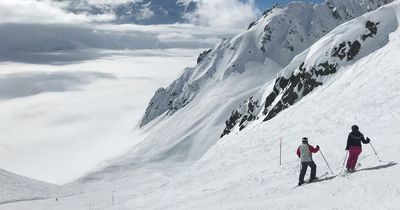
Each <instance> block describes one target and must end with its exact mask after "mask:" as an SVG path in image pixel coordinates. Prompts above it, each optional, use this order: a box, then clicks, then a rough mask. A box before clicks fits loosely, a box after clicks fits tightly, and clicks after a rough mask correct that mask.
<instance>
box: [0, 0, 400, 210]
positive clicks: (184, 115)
mask: <svg viewBox="0 0 400 210" xmlns="http://www.w3.org/2000/svg"><path fill="white" fill-rule="evenodd" d="M337 2H338V1H337ZM343 2H344V1H343ZM360 2H361V3H362V2H363V1H360ZM375 3H376V2H375ZM324 5H326V4H324ZM321 6H323V5H321ZM274 10H276V11H282V10H284V8H278V9H274ZM274 10H272V13H273V12H274ZM399 21H400V2H399V1H395V2H393V3H391V4H389V5H386V6H382V7H380V8H378V9H376V10H375V11H371V12H367V13H366V14H364V15H361V16H359V17H355V18H354V19H352V20H349V21H346V22H345V23H343V24H340V25H339V26H337V27H335V28H334V29H332V30H331V31H330V32H327V33H326V34H325V35H321V38H319V39H318V40H315V41H314V42H313V43H311V44H310V46H309V47H307V48H306V49H304V50H303V51H302V52H300V53H299V54H298V55H296V56H294V57H293V59H292V60H291V61H288V63H287V64H286V65H285V66H281V65H280V64H279V63H278V62H277V61H274V60H273V59H271V58H268V57H266V58H265V59H263V60H262V61H264V60H265V62H264V63H261V64H260V63H257V62H256V61H257V60H254V57H253V55H254V54H253V51H254V50H255V49H256V50H260V51H261V53H260V54H259V56H260V57H256V58H258V59H260V60H261V55H263V54H262V53H263V51H262V50H261V45H258V46H257V45H256V44H257V43H258V44H259V41H260V39H257V36H251V34H253V35H254V34H257V33H256V31H257V30H256V28H257V26H260V25H259V24H260V22H258V24H256V25H255V26H253V27H252V28H251V29H250V30H249V31H247V32H245V33H242V34H240V35H239V36H237V37H235V38H231V39H226V40H224V41H223V42H222V44H219V45H218V46H217V48H215V49H213V50H211V51H210V52H206V53H203V55H202V56H201V58H200V59H199V64H198V66H197V67H196V68H191V69H188V70H187V71H185V72H184V73H183V74H182V76H181V78H185V77H187V78H189V79H192V78H206V75H207V74H210V73H207V72H208V71H207V70H205V71H201V70H202V69H201V67H202V66H203V65H206V63H208V64H209V65H210V66H214V67H215V68H214V69H215V71H214V72H212V76H210V78H209V80H210V81H206V80H201V82H202V83H198V85H197V86H193V87H194V88H193V89H197V93H196V94H195V95H193V96H192V98H191V100H190V101H188V103H186V104H184V105H183V106H182V107H180V109H177V110H174V112H172V111H170V113H167V112H168V111H166V112H165V113H162V114H161V115H159V116H156V117H155V118H154V119H153V120H151V121H149V122H148V123H147V124H146V125H143V128H142V129H143V130H142V131H143V135H144V136H146V139H145V140H143V141H142V142H140V143H138V144H136V145H135V146H134V148H133V149H132V151H130V152H129V153H127V154H126V155H124V156H121V157H120V158H118V159H115V160H112V161H110V162H108V164H107V166H106V167H104V168H102V169H101V170H98V171H95V172H94V173H91V174H88V175H87V176H85V177H83V178H82V179H80V180H78V181H77V182H75V183H71V184H70V185H69V187H73V188H74V187H76V188H82V189H84V191H85V193H83V194H79V195H75V196H72V197H68V198H65V199H60V200H59V201H58V202H57V203H56V202H54V201H47V200H46V201H41V202H35V201H33V202H25V203H13V204H5V205H0V209H7V210H9V209H19V210H21V209H44V210H45V209H93V208H94V209H110V208H118V209H393V210H394V209H397V208H398V206H399V205H400V200H399V199H398V197H399V195H400V191H399V189H400V179H399V176H398V175H399V171H400V170H399V165H398V163H399V162H400V156H399V155H398V154H399V152H400V144H399V141H398V138H399V137H400V130H399V125H400V108H399V104H400V98H399V97H398V95H399V94H400V89H399V85H398V81H399V80H400V74H399V72H398V69H399V66H400V61H399V60H398V59H397V58H398V56H399V54H400V48H399V46H400V30H399ZM262 28H264V26H262ZM241 42H243V43H242V45H240V44H238V43H241ZM229 44H230V45H229ZM233 44H236V45H233ZM225 45H228V46H225ZM247 45H250V46H249V47H254V48H252V50H253V51H252V52H249V51H248V50H249V49H250V48H246V46H247ZM224 46H225V48H224ZM221 49H226V51H224V50H221ZM229 49H230V50H229ZM282 49H286V48H284V47H282ZM241 50H245V51H244V52H240V53H239V51H241ZM220 51H222V52H220ZM267 51H268V50H267V48H266V52H267ZM216 52H220V53H216ZM230 53H232V54H236V55H237V56H236V57H232V55H231V54H230ZM212 55H214V56H212ZM240 58H243V60H242V61H244V62H245V61H248V62H245V63H242V64H240V65H239V64H238V65H237V66H239V67H243V68H237V69H236V68H234V69H233V70H235V71H233V70H232V69H231V68H229V69H226V68H223V67H227V64H228V66H229V65H230V64H229V61H230V60H237V59H240ZM280 61H282V60H280ZM203 68H205V66H203ZM275 68H276V69H275ZM221 69H222V70H221ZM203 70H204V69H203ZM228 70H230V71H228ZM186 72H189V74H188V75H185V73H186ZM202 72H203V74H200V73H202ZM202 76H203V77H202ZM183 80H184V79H182V81H183ZM193 81H195V80H193ZM174 84H175V87H177V89H179V87H180V86H181V85H182V86H184V85H185V83H184V82H183V83H181V82H179V81H178V82H177V81H176V82H175V83H174ZM159 94H160V93H159ZM179 94H180V93H179ZM177 95H178V94H177ZM167 104H168V103H167ZM240 104H242V107H241V109H237V106H240ZM154 105H156V104H154ZM232 110H237V111H234V113H235V114H234V115H236V116H238V117H237V119H236V120H229V121H228V122H232V125H233V126H232V129H230V130H229V131H230V134H229V135H226V136H224V137H223V138H222V139H220V140H218V141H216V140H215V139H218V138H219V135H220V134H221V132H222V130H221V129H223V127H224V125H223V121H224V120H225V117H227V116H228V115H230V114H231V113H230V112H231V111H232ZM243 113H247V114H248V117H247V119H248V118H249V117H250V116H251V117H250V118H255V119H254V120H253V122H252V123H248V122H247V123H248V124H247V127H246V128H245V129H242V131H241V132H238V131H239V129H240V126H239V125H235V124H236V123H240V121H239V119H240V120H242V119H243V116H244V115H243ZM251 114H252V115H251ZM221 123H222V125H221ZM244 123H246V120H245V122H244ZM227 124H229V123H227ZM352 124H358V125H359V126H360V128H361V131H362V132H363V133H364V134H365V135H366V136H368V137H370V138H371V139H372V142H371V143H372V144H370V145H364V146H363V151H362V153H361V156H360V158H359V162H361V166H360V168H359V169H358V171H357V172H356V173H354V174H351V175H348V176H344V177H342V176H338V174H339V173H340V171H341V169H342V168H343V158H344V157H345V155H346V153H345V151H344V148H345V146H346V145H345V143H346V137H347V134H348V132H349V130H350V126H351V125H352ZM242 125H245V124H242ZM303 136H307V137H309V139H310V143H311V144H313V145H315V144H319V145H320V146H321V151H322V152H323V154H324V155H325V156H324V157H326V160H327V161H328V163H329V164H330V168H331V169H332V170H333V174H330V170H329V168H328V166H327V165H326V163H325V161H324V159H323V157H322V155H320V154H315V155H314V157H313V159H314V161H315V162H316V163H317V165H318V169H317V171H318V172H317V175H318V176H319V177H320V181H319V182H317V183H314V184H310V185H305V186H302V187H298V188H295V185H296V184H297V179H298V172H299V171H298V170H299V165H298V163H299V162H298V158H297V156H296V155H295V149H296V148H297V146H298V145H299V144H300V142H301V141H300V140H301V137H303ZM210 139H211V140H210ZM214 140H215V144H213V143H212V142H211V141H214ZM280 143H281V144H280ZM279 145H281V146H282V150H280V147H279ZM372 145H373V147H374V148H375V150H376V151H377V154H379V158H378V157H377V155H375V151H374V150H373V149H372ZM211 146H212V147H211ZM280 151H282V153H281V154H282V165H281V166H280V165H279V154H280ZM321 154H322V153H321ZM187 160H192V161H187ZM355 195H356V197H355ZM308 201H309V202H308Z"/></svg>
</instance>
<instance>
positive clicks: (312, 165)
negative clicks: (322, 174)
mask: <svg viewBox="0 0 400 210" xmlns="http://www.w3.org/2000/svg"><path fill="white" fill-rule="evenodd" d="M308 166H310V168H311V175H310V179H315V176H316V174H317V165H315V163H314V161H310V162H302V163H301V169H300V175H299V182H304V176H305V175H306V172H307V167H308Z"/></svg>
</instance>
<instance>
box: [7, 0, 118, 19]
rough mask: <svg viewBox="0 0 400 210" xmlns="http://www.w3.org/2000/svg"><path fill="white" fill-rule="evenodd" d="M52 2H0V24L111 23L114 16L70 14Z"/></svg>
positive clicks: (33, 0)
mask: <svg viewBox="0 0 400 210" xmlns="http://www.w3.org/2000/svg"><path fill="white" fill-rule="evenodd" d="M60 6H61V5H60V4H59V3H55V2H53V1H51V0H43V1H38V0H12V1H0V23H85V22H92V21H109V20H112V19H113V18H115V17H114V16H113V15H112V14H105V15H94V16H91V15H86V14H73V13H68V12H66V11H64V10H63V9H61V7H60Z"/></svg>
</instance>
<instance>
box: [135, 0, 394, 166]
mask: <svg viewBox="0 0 400 210" xmlns="http://www.w3.org/2000/svg"><path fill="white" fill-rule="evenodd" d="M386 3H388V1H382V0H376V1H365V0H351V1H347V0H346V1H344V0H328V1H326V2H324V3H323V4H310V3H302V2H295V3H291V4H289V5H288V6H277V7H274V8H272V9H269V10H267V11H265V13H264V14H263V16H262V17H260V18H259V19H258V20H256V21H255V22H253V23H251V24H250V26H249V29H248V30H247V31H246V32H243V33H241V34H239V35H237V36H235V37H231V38H226V39H224V40H223V41H222V42H221V43H219V44H218V45H216V46H215V47H214V48H213V49H211V50H209V51H206V52H204V53H203V54H202V55H200V56H199V59H198V62H199V63H198V64H197V66H195V67H193V68H187V69H185V71H184V72H183V73H182V75H181V76H180V77H179V78H178V79H177V80H176V81H174V82H173V83H172V84H171V85H170V86H168V87H167V88H160V89H159V90H158V91H157V92H156V94H155V95H154V96H153V98H152V99H151V101H150V103H149V106H148V108H147V110H146V113H145V115H144V117H143V119H142V121H141V126H142V127H145V126H146V125H147V124H148V123H150V122H152V123H151V125H150V126H148V127H152V128H151V130H153V131H156V133H158V134H159V133H163V135H160V136H163V137H162V138H163V141H162V144H163V145H164V146H165V145H167V146H166V147H167V148H168V149H166V151H164V152H165V153H167V154H170V151H171V150H172V151H173V150H175V149H177V148H180V147H186V148H187V150H186V152H187V153H186V154H185V155H182V154H181V155H182V156H183V157H182V156H181V157H182V158H183V159H186V158H187V159H192V158H194V159H196V158H198V157H200V156H201V155H202V154H204V153H205V152H206V151H207V149H208V148H209V147H210V146H211V145H213V144H214V143H215V142H216V141H217V140H218V139H219V137H220V136H224V135H226V134H228V133H230V131H231V130H232V129H233V128H234V127H235V126H236V125H237V124H240V127H242V128H243V127H244V126H245V125H246V123H247V122H248V121H252V120H255V119H256V118H257V117H258V115H259V113H261V112H262V111H263V112H264V114H267V115H268V116H269V117H268V118H270V116H272V115H273V113H276V110H279V109H280V110H282V107H278V108H275V110H274V111H273V112H270V111H268V110H265V109H263V107H265V106H267V108H269V106H270V104H268V103H272V102H270V100H272V99H271V97H272V96H270V97H268V100H267V105H265V101H266V98H267V96H268V95H269V94H270V93H269V92H268V93H265V91H270V90H271V89H272V88H271V87H270V83H271V82H273V81H275V80H276V75H277V74H278V73H279V72H287V71H289V70H287V69H293V66H295V67H299V66H300V64H301V62H300V63H299V60H301V59H300V58H298V57H296V59H294V60H293V58H295V56H297V55H298V54H299V53H301V52H303V51H304V50H306V49H307V48H308V47H309V46H311V45H312V44H313V43H315V42H316V41H317V40H319V39H320V38H321V37H323V36H324V35H326V34H327V33H329V32H330V31H331V30H332V29H334V28H335V27H336V26H338V25H340V24H342V23H344V22H347V21H349V20H351V19H353V18H355V17H358V16H360V15H362V14H364V13H366V12H368V11H371V10H374V9H376V8H378V7H380V6H382V5H384V4H386ZM372 24H373V25H374V24H375V23H372ZM371 27H372V26H371ZM365 30H368V29H367V28H365ZM372 30H373V29H372ZM366 34H367V32H366ZM353 39H354V38H352V39H349V40H347V41H351V42H352V43H350V44H352V46H353V44H354V43H353V42H354V41H356V40H355V39H354V40H353ZM347 41H346V43H347ZM341 42H343V40H342V41H341ZM346 43H345V44H346ZM337 47H339V48H340V46H337ZM346 47H347V48H348V46H342V47H341V48H340V49H338V51H341V50H343V51H346V53H347V48H346ZM324 53H329V54H331V52H330V51H329V52H324ZM292 60H293V62H292ZM321 60H322V59H321ZM321 62H322V61H321ZM312 65H316V66H315V68H316V67H318V65H320V63H315V64H314V63H313V64H310V66H307V68H311V67H312ZM321 65H324V64H323V63H321ZM327 65H328V66H326V67H324V66H322V68H327V69H328V70H323V71H324V72H323V73H321V74H327V73H329V72H327V73H325V71H330V70H329V68H330V66H329V65H334V66H335V65H336V64H335V63H332V64H331V63H327ZM320 68H321V66H320ZM282 70H283V71H282ZM281 74H282V73H280V75H281ZM288 74H289V73H288ZM287 77H288V76H286V77H285V78H287ZM281 81H283V80H281ZM318 84H319V83H318ZM307 85H309V84H307ZM312 85H313V86H316V84H312ZM285 86H286V85H285ZM284 88H285V87H282V89H284ZM293 88H294V87H293ZM313 88H314V87H313ZM300 89H301V88H300ZM306 91H310V88H308V89H307V90H306ZM282 92H283V91H282ZM286 92H287V93H286V94H289V93H288V91H286ZM302 92H303V91H302ZM279 93H280V92H279ZM279 93H276V94H277V95H278V94H279ZM304 93H306V92H304ZM291 97H292V96H291ZM284 98H285V99H286V98H287V97H286V95H285V97H284ZM273 99H275V98H273ZM290 100H294V99H290ZM272 101H274V100H272ZM284 102H285V103H287V102H286V101H284ZM293 102H294V101H293ZM293 102H292V101H291V103H293ZM278 105H279V104H278ZM285 106H287V105H286V104H285ZM257 107H259V108H257ZM273 108H274V107H273ZM280 110H279V111H280ZM188 115H190V116H191V118H190V120H189V121H188V118H187V116H188ZM264 118H265V117H264ZM176 127H178V128H179V129H176ZM224 127H225V128H224ZM171 130H173V132H171ZM155 136H156V137H155ZM155 136H151V135H150V138H149V139H151V140H149V141H151V142H157V141H155V140H154V139H153V138H159V136H158V135H155ZM166 142H168V143H167V144H166ZM151 146H155V145H151ZM149 151H151V149H149ZM160 155H161V154H160Z"/></svg>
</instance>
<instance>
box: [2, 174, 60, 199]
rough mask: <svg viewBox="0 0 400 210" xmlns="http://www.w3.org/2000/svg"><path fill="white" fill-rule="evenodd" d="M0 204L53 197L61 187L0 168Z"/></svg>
mask: <svg viewBox="0 0 400 210" xmlns="http://www.w3.org/2000/svg"><path fill="white" fill-rule="evenodd" d="M0 183H1V188H0V205H1V204H4V203H10V202H18V201H24V200H36V199H37V200H39V199H46V198H55V197H57V196H58V195H61V194H62V193H66V192H63V188H62V187H61V186H57V185H51V184H48V183H45V182H41V181H37V180H33V179H30V178H27V177H23V176H19V175H17V174H13V173H10V172H8V171H5V170H2V169H0Z"/></svg>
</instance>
